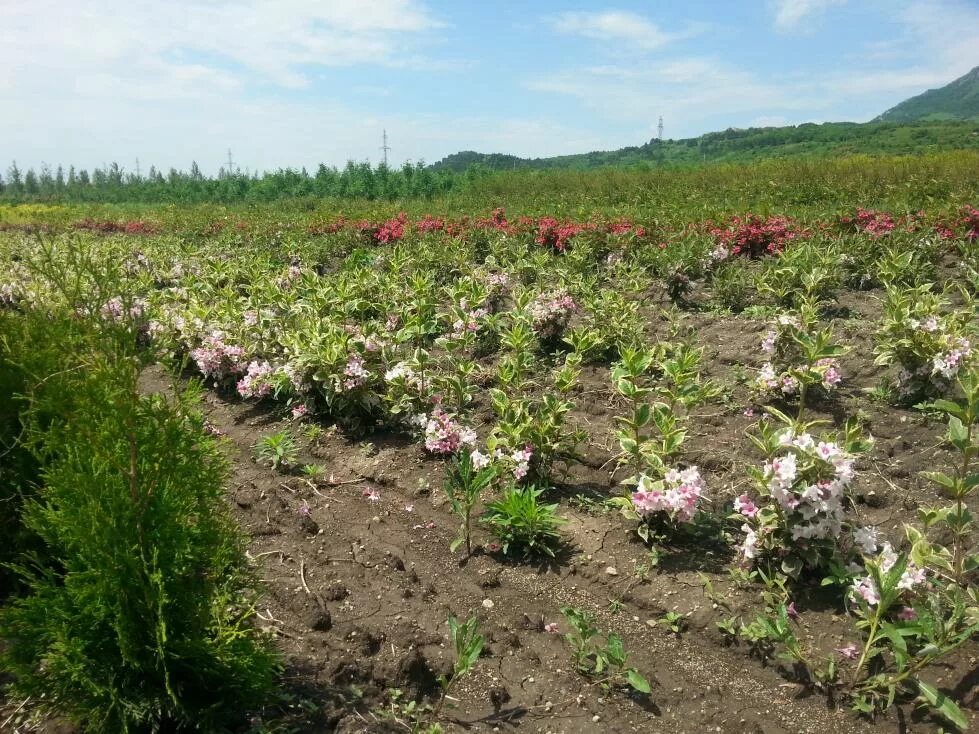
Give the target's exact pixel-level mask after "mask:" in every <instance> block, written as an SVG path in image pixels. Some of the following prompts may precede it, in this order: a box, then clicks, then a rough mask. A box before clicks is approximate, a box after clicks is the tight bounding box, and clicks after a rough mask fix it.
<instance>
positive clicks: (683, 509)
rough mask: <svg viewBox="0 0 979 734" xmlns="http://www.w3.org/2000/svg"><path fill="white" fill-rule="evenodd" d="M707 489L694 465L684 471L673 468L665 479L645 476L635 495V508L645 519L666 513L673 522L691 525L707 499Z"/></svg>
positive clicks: (633, 500)
mask: <svg viewBox="0 0 979 734" xmlns="http://www.w3.org/2000/svg"><path fill="white" fill-rule="evenodd" d="M705 487H706V485H705V483H704V479H703V477H701V476H700V471H699V470H698V469H697V467H695V466H692V467H690V468H689V469H683V470H682V471H678V470H676V469H671V470H670V471H668V472H667V473H666V476H665V477H664V478H663V479H662V480H657V481H654V480H652V479H650V478H649V477H647V476H646V475H643V476H641V477H640V478H639V485H638V487H637V488H636V491H635V492H633V493H632V506H633V507H635V509H636V512H638V513H639V514H640V516H642V517H643V518H646V517H649V516H650V515H652V514H654V513H657V512H665V513H666V514H667V515H669V516H670V519H672V520H676V521H679V522H692V521H693V519H694V517H695V516H696V515H697V509H698V505H699V504H700V501H701V500H702V499H703V498H704V489H705Z"/></svg>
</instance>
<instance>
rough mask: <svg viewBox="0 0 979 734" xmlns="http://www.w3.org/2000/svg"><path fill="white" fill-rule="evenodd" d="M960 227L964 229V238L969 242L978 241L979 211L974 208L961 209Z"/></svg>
mask: <svg viewBox="0 0 979 734" xmlns="http://www.w3.org/2000/svg"><path fill="white" fill-rule="evenodd" d="M962 226H963V227H964V228H965V237H966V239H967V240H969V241H970V242H975V241H976V240H979V209H976V208H975V207H974V206H966V207H963V208H962Z"/></svg>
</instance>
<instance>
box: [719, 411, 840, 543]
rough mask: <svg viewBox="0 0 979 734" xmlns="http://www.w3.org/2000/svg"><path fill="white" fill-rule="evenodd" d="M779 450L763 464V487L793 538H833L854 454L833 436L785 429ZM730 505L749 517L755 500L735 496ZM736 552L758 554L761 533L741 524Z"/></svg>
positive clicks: (754, 514) (837, 531)
mask: <svg viewBox="0 0 979 734" xmlns="http://www.w3.org/2000/svg"><path fill="white" fill-rule="evenodd" d="M778 442H779V445H780V446H781V447H782V452H781V453H780V454H779V455H778V456H775V457H774V458H773V459H772V460H771V461H769V462H766V463H765V465H764V467H763V469H762V473H761V476H762V479H763V481H764V482H765V490H766V491H767V493H768V495H769V496H771V497H772V498H773V499H774V500H775V502H776V503H777V504H778V506H779V507H780V508H781V510H782V515H783V517H784V518H785V523H786V528H785V529H786V530H788V531H789V538H790V539H791V540H792V541H793V542H799V541H803V542H804V541H806V540H814V539H815V540H820V539H826V538H836V537H837V536H838V535H839V534H840V532H841V531H842V527H843V513H844V509H845V503H844V500H845V495H846V490H847V488H848V487H849V485H850V483H851V482H852V481H853V476H854V471H853V457H852V456H850V455H849V454H847V453H846V452H845V451H844V450H843V449H842V448H840V446H839V445H838V444H836V443H835V442H832V441H818V442H817V441H816V440H815V439H814V438H813V437H812V436H811V435H810V434H808V433H801V434H798V435H797V434H795V433H794V432H793V431H792V430H791V429H788V428H786V429H784V430H783V431H782V432H781V433H780V434H779V436H778ZM735 510H736V511H737V512H739V513H740V514H741V515H743V516H744V517H746V518H748V519H749V520H751V519H754V518H756V517H757V515H758V511H759V508H758V505H757V504H756V503H755V501H753V500H752V499H751V498H750V497H749V496H748V495H742V496H740V497H738V498H737V500H735ZM742 529H743V530H744V531H745V533H746V538H745V541H744V544H743V545H742V548H741V552H742V555H743V556H744V557H745V558H746V559H752V558H755V557H757V553H758V544H759V542H760V539H761V535H762V534H763V533H764V532H766V530H764V529H762V530H761V531H759V530H756V529H755V528H753V527H751V526H750V525H748V524H746V525H744V526H743V528H742Z"/></svg>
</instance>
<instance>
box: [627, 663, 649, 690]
mask: <svg viewBox="0 0 979 734" xmlns="http://www.w3.org/2000/svg"><path fill="white" fill-rule="evenodd" d="M625 677H626V680H628V681H629V685H630V686H632V687H633V688H635V689H636V690H637V691H639V692H640V693H649V691H650V690H651V689H650V687H649V681H648V680H646V679H645V678H643V677H642V676H641V675H639V672H638V671H636V670H634V669H632V668H630V669H629V670H627V671H626V673H625Z"/></svg>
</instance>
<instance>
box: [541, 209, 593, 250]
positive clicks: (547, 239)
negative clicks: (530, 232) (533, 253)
mask: <svg viewBox="0 0 979 734" xmlns="http://www.w3.org/2000/svg"><path fill="white" fill-rule="evenodd" d="M583 229H584V227H583V226H582V225H580V224H576V223H575V222H559V221H558V220H556V219H554V218H553V217H541V218H540V219H538V220H537V235H536V236H535V238H534V242H536V243H537V244H538V245H543V246H544V247H550V248H553V249H554V250H556V251H557V252H564V251H565V250H566V249H568V245H569V244H570V243H571V239H572V238H573V237H574V236H575V235H576V234H579V233H580V232H582V231H583Z"/></svg>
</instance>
